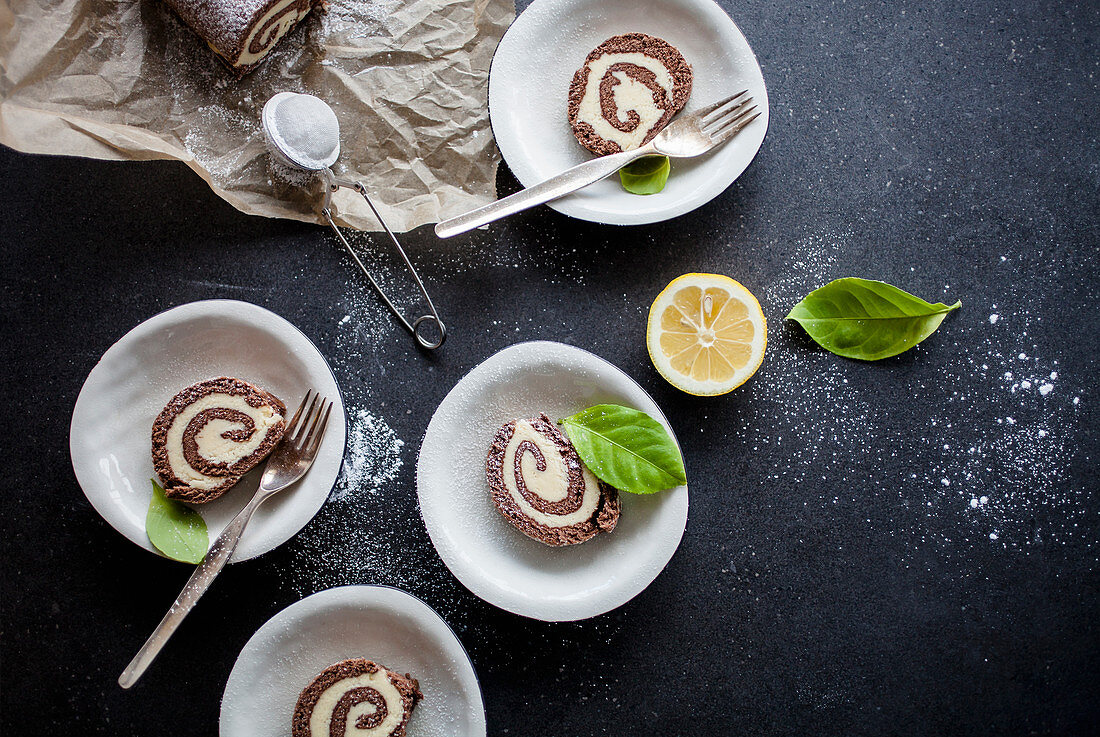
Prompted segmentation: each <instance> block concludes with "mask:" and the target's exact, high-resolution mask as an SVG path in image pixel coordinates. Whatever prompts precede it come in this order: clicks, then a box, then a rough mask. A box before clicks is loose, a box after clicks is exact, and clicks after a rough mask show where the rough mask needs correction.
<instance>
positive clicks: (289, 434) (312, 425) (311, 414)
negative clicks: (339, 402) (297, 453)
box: [283, 389, 332, 452]
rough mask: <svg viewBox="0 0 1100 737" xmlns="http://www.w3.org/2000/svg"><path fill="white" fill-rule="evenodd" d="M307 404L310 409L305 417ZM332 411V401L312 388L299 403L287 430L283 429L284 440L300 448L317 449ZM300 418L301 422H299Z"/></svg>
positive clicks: (311, 450)
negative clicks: (303, 412)
mask: <svg viewBox="0 0 1100 737" xmlns="http://www.w3.org/2000/svg"><path fill="white" fill-rule="evenodd" d="M311 395H312V397H313V398H312V401H311V400H310V396H311ZM318 401H320V406H318ZM307 404H308V405H309V409H306V413H305V417H304V418H303V417H302V410H303V409H305V407H306V405H307ZM331 413H332V402H331V401H328V400H326V399H324V398H323V397H321V395H320V394H314V393H313V390H312V389H310V390H309V391H307V392H306V396H305V397H304V398H303V399H302V403H301V404H299V405H298V409H297V411H295V412H294V416H293V417H291V418H290V421H289V422H288V423H287V425H286V430H284V431H283V441H284V442H286V443H290V444H291V445H293V446H295V447H297V448H298V449H299V450H308V451H309V452H313V451H315V450H316V449H317V446H318V445H319V444H320V443H321V438H322V437H323V436H324V434H325V428H326V427H328V418H329V415H330V414H331ZM299 419H300V420H301V423H299ZM307 427H308V428H309V429H308V430H307V429H306V428H307Z"/></svg>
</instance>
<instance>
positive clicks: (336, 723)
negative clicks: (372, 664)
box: [309, 668, 405, 737]
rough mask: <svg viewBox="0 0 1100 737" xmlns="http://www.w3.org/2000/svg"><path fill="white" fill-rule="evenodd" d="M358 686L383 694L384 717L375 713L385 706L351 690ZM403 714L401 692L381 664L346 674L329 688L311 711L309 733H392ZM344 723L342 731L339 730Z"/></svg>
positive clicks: (343, 736) (337, 736)
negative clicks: (365, 671) (359, 673)
mask: <svg viewBox="0 0 1100 737" xmlns="http://www.w3.org/2000/svg"><path fill="white" fill-rule="evenodd" d="M356 689H372V690H373V691H375V692H377V694H379V695H380V696H381V697H382V699H383V703H384V711H385V716H384V717H382V719H381V720H379V719H377V717H376V715H377V714H378V713H379V712H381V711H383V709H381V708H379V707H378V706H376V705H375V703H374V702H373V701H372V700H371V699H370V698H369V697H368V698H362V696H357V695H356V694H353V693H351V692H353V691H355V690H356ZM359 693H362V692H359ZM345 697H349V698H345ZM349 704H350V706H349ZM345 712H346V713H345ZM334 716H335V717H336V718H335V719H334V718H333V717H334ZM404 716H405V702H404V701H403V700H402V698H401V692H400V691H398V690H397V687H396V686H394V685H393V683H391V682H390V679H389V678H388V677H387V676H386V671H385V669H384V668H379V669H378V670H377V671H375V672H374V673H364V674H362V675H359V676H353V677H351V678H344V679H342V680H340V681H337V682H336V683H334V684H332V685H331V686H329V687H328V688H326V689H325V690H324V692H323V693H322V694H321V696H320V697H319V698H318V699H317V703H315V704H314V705H313V712H312V713H311V714H310V715H309V734H310V737H389V735H390V734H391V733H392V732H393V730H394V728H396V727H397V725H398V724H400V723H401V719H402V718H403V717H404ZM368 725H371V726H368ZM341 726H342V727H343V731H338V730H339V728H340V727H341Z"/></svg>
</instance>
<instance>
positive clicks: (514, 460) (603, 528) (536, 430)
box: [485, 414, 620, 545]
mask: <svg viewBox="0 0 1100 737" xmlns="http://www.w3.org/2000/svg"><path fill="white" fill-rule="evenodd" d="M485 473H486V478H487V480H488V482H489V489H490V491H491V493H492V497H493V503H494V504H495V505H496V507H497V509H498V510H500V513H501V514H502V515H504V519H506V520H508V522H509V523H510V524H511V525H512V526H513V527H515V528H516V529H517V530H519V531H520V532H522V533H523V534H524V535H526V536H527V537H529V538H531V539H532V540H538V541H539V542H541V543H545V544H546V545H576V544H577V543H583V542H585V541H586V540H591V539H592V538H593V537H594V536H595V535H596V534H598V533H600V532H611V531H612V530H614V529H615V524H616V523H617V522H618V521H619V510H620V507H619V493H618V492H617V491H616V490H615V489H613V488H611V487H610V486H608V485H607V484H604V483H603V482H602V481H600V480H599V479H597V478H596V476H595V475H594V474H593V473H592V472H591V471H590V470H588V469H587V468H586V467H585V466H584V464H583V463H581V459H580V456H578V455H577V449H576V448H574V447H573V444H572V443H571V442H569V438H567V437H566V436H565V434H564V433H563V432H562V431H561V430H560V429H558V427H557V426H556V425H555V424H554V423H553V422H552V421H551V420H550V418H549V417H547V416H546V415H545V414H544V415H540V416H538V417H534V418H531V419H526V420H511V421H509V422H506V423H505V424H504V426H503V427H501V428H500V430H498V431H497V434H496V437H495V438H493V444H492V446H491V447H490V448H489V457H488V459H487V460H486V463H485Z"/></svg>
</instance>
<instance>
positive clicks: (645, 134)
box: [569, 33, 692, 156]
mask: <svg viewBox="0 0 1100 737" xmlns="http://www.w3.org/2000/svg"><path fill="white" fill-rule="evenodd" d="M691 82H692V72H691V66H690V65H689V64H688V63H687V62H686V61H684V57H683V56H681V55H680V52H679V51H677V50H676V49H675V48H674V47H673V46H672V45H671V44H669V43H668V42H667V41H664V40H662V39H659V38H657V37H655V36H647V35H646V34H644V33H625V34H623V35H621V36H612V37H611V38H609V39H607V40H606V41H604V42H603V43H602V44H600V45H599V46H597V47H596V48H595V49H593V51H592V53H590V54H589V55H588V57H587V58H586V59H585V60H584V66H582V67H581V68H580V69H578V70H577V73H576V74H574V75H573V83H572V85H570V87H569V124H570V125H571V126H572V127H573V135H574V136H576V137H577V140H578V141H580V144H581V145H582V146H584V147H585V148H587V149H588V150H589V151H592V152H593V153H596V154H600V155H601V156H604V155H607V154H614V153H619V152H620V151H630V150H632V149H636V148H638V147H640V146H642V145H644V144H646V143H648V142H649V141H650V140H652V138H653V137H654V136H656V135H657V134H658V133H660V132H661V129H662V128H664V127H665V126H666V125H668V124H669V122H670V121H671V120H672V116H674V115H676V113H678V112H680V110H682V109H683V107H684V104H685V103H686V102H687V99H688V96H689V95H690V94H691Z"/></svg>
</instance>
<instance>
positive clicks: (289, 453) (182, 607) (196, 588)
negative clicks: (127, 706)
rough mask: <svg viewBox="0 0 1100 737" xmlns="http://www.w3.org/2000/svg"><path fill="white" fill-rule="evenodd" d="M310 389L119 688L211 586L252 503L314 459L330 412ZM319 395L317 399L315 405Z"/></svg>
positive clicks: (278, 488) (296, 475) (155, 652)
mask: <svg viewBox="0 0 1100 737" xmlns="http://www.w3.org/2000/svg"><path fill="white" fill-rule="evenodd" d="M311 394H313V390H312V389H311V390H309V391H308V392H306V396H305V399H303V400H302V403H301V404H300V405H298V410H297V411H296V412H295V413H294V417H292V418H291V419H290V422H289V423H287V426H286V430H285V431H284V433H283V437H282V439H281V440H279V442H278V444H277V445H276V446H275V449H274V450H272V451H271V456H270V457H269V458H268V460H267V466H265V467H264V474H263V477H262V478H261V479H260V488H259V489H258V490H257V491H256V494H255V495H254V496H253V497H252V500H251V501H249V502H248V504H246V505H245V507H244V509H242V510H241V511H240V512H239V513H238V514H237V516H236V517H234V518H233V520H232V521H231V522H230V523H229V524H228V525H227V526H226V528H225V529H224V530H222V533H221V534H220V535H218V539H217V540H215V541H214V544H213V545H211V546H210V550H208V551H207V553H206V557H205V558H203V559H202V563H199V565H198V567H196V568H195V572H194V573H192V574H191V578H189V579H187V584H186V585H185V586H184V587H183V591H181V592H180V595H179V596H177V597H176V601H175V603H173V604H172V607H171V608H170V609H169V610H168V613H167V614H165V615H164V619H162V620H160V624H158V625H157V628H156V629H155V630H153V634H151V635H149V639H148V640H146V641H145V644H144V645H142V646H141V649H140V650H138V653H137V655H135V656H134V659H133V660H131V661H130V664H129V665H128V666H126V670H124V671H122V675H121V676H119V677H118V685H120V686H122V687H123V688H130V686H133V685H134V684H135V683H137V680H138V679H139V678H141V674H142V673H144V672H145V669H146V668H148V667H149V664H150V663H152V662H153V659H154V658H156V657H157V655H158V654H159V653H160V651H161V648H163V647H164V645H165V643H167V642H168V638H169V637H171V636H172V634H173V633H174V632H175V631H176V629H177V628H178V627H179V626H180V623H181V622H183V618H184V617H186V616H187V614H188V613H189V612H190V611H191V609H192V608H194V606H195V603H196V602H198V600H199V597H201V596H202V595H203V594H204V593H206V590H207V589H208V588H210V584H212V583H213V582H214V579H215V578H216V577H217V575H218V574H219V573H221V570H222V569H223V568H225V564H226V563H227V562H228V561H229V557H230V556H231V555H233V551H234V550H236V549H237V543H238V542H240V539H241V534H242V533H243V532H244V528H245V525H247V524H248V520H250V519H251V518H252V513H253V512H255V511H256V508H257V507H259V506H260V505H261V504H263V503H264V502H265V501H267V500H268V499H269V498H271V496H272V495H274V494H276V493H277V492H280V491H282V490H283V489H285V488H286V487H288V486H290V485H291V484H293V483H294V482H295V481H297V480H298V479H300V478H302V477H303V476H305V475H306V471H308V470H309V467H310V466H311V465H313V459H314V458H316V457H317V449H318V448H319V447H320V446H321V438H322V437H324V435H325V428H326V427H327V426H328V416H329V413H331V412H332V402H327V404H326V400H325V399H322V398H321V397H320V395H317V394H313V401H310V395H311ZM318 400H320V404H319V405H318ZM307 403H308V404H309V409H307V410H306V411H305V417H304V418H303V417H302V410H303V409H304V408H305V406H306V404H307ZM299 420H301V422H299ZM307 427H308V430H307V429H306V428H307Z"/></svg>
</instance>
